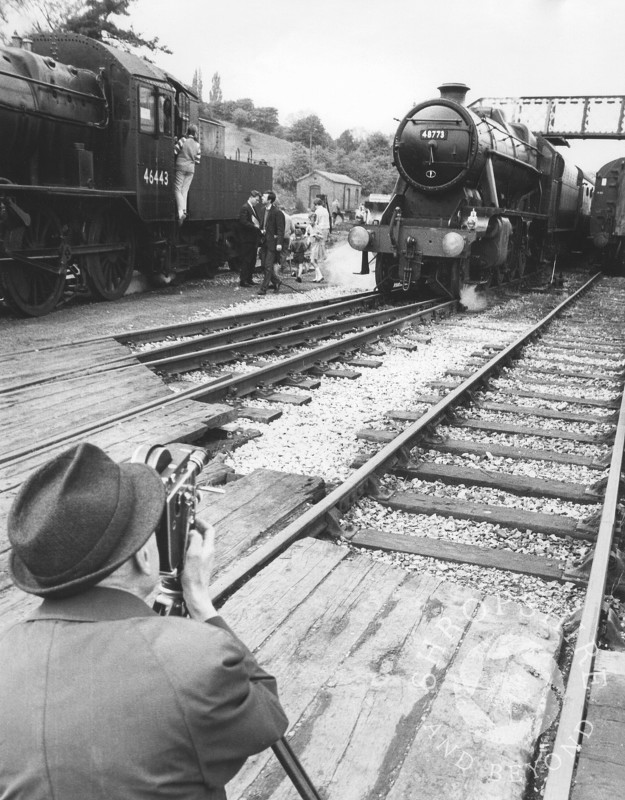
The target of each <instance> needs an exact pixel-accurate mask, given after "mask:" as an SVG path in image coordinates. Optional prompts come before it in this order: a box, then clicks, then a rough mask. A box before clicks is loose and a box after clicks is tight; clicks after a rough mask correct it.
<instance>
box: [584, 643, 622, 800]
mask: <svg viewBox="0 0 625 800" xmlns="http://www.w3.org/2000/svg"><path fill="white" fill-rule="evenodd" d="M584 730H585V731H587V732H588V734H589V735H587V736H584V737H583V738H582V750H581V754H580V757H579V762H578V765H577V772H576V775H575V786H574V788H573V792H572V794H571V798H572V800H604V798H605V800H612V798H617V797H622V796H623V787H624V786H625V653H614V652H607V651H603V650H600V651H599V652H598V653H597V656H596V658H595V663H594V668H593V678H592V683H591V687H590V698H589V702H588V709H587V717H586V724H585V728H584Z"/></svg>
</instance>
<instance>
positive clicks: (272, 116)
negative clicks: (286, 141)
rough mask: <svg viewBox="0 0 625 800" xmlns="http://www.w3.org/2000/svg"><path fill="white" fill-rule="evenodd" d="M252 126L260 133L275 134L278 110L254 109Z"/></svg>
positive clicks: (269, 107)
mask: <svg viewBox="0 0 625 800" xmlns="http://www.w3.org/2000/svg"><path fill="white" fill-rule="evenodd" d="M252 125H253V126H254V127H255V128H256V130H257V131H260V132H261V133H275V132H276V131H277V129H278V127H279V125H280V122H279V120H278V109H277V108H273V106H262V107H261V108H256V109H254V114H253V118H252Z"/></svg>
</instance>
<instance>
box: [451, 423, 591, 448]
mask: <svg viewBox="0 0 625 800" xmlns="http://www.w3.org/2000/svg"><path fill="white" fill-rule="evenodd" d="M451 424H452V425H453V426H454V427H456V428H472V429H473V430H478V431H490V432H494V433H510V434H512V435H513V436H540V437H543V438H546V439H563V440H565V441H569V442H584V443H586V444H596V445H601V444H604V443H605V437H604V436H592V435H590V434H587V433H577V432H575V431H564V430H560V429H558V428H533V427H529V426H528V425H515V424H513V423H510V422H497V421H496V420H485V419H462V418H458V419H454V420H453V421H452V423H451Z"/></svg>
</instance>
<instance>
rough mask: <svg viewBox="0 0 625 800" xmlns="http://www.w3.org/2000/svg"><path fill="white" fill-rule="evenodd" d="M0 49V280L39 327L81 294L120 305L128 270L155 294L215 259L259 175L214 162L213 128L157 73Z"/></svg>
mask: <svg viewBox="0 0 625 800" xmlns="http://www.w3.org/2000/svg"><path fill="white" fill-rule="evenodd" d="M15 44H16V45H18V46H14V47H0V58H2V61H0V128H1V130H2V148H1V149H0V281H1V282H2V288H3V295H4V298H5V301H6V302H7V303H8V304H9V305H11V306H12V307H13V308H14V309H16V310H17V311H19V312H21V313H22V314H26V315H30V316H39V315H42V314H46V313H48V312H49V311H51V310H52V309H53V308H54V307H55V306H56V305H57V304H58V303H59V302H60V301H61V300H62V299H67V298H68V297H70V296H71V295H72V294H74V293H76V292H81V291H87V290H88V289H89V290H91V293H92V294H93V295H95V296H96V297H98V298H101V299H104V300H114V299H116V298H118V297H120V296H121V295H122V294H124V292H125V291H126V289H127V288H128V286H129V284H130V280H131V278H132V273H133V270H134V269H138V270H140V271H142V272H143V273H145V274H146V275H148V276H150V277H153V278H154V279H155V280H157V281H158V280H160V281H161V282H163V281H164V282H167V281H169V280H171V278H172V276H173V275H175V274H176V273H179V272H185V271H187V270H189V269H191V268H193V267H202V266H204V265H211V264H215V263H219V262H220V261H221V263H223V261H224V260H225V250H224V248H225V242H226V241H227V236H228V234H229V233H230V231H231V228H232V226H233V225H234V221H235V220H236V218H237V216H238V212H239V208H240V207H241V205H242V204H243V203H244V202H245V200H246V198H247V197H248V194H249V190H250V189H251V188H253V187H260V188H267V187H270V186H271V181H272V170H271V168H270V167H268V166H267V165H264V164H255V163H251V162H249V163H248V162H241V161H238V160H231V159H228V158H225V156H224V132H225V130H224V126H223V125H220V124H219V123H216V122H214V121H212V120H206V119H201V118H200V117H199V102H198V98H197V97H196V96H195V95H194V94H193V92H192V91H190V90H189V89H188V88H187V87H185V86H184V85H183V84H181V83H180V82H179V81H177V80H176V79H175V78H173V77H172V76H171V75H169V74H168V73H166V72H164V71H163V70H161V69H159V68H158V67H156V66H154V65H153V64H151V63H149V62H147V61H144V60H142V59H140V58H138V57H136V56H134V55H131V54H129V53H124V52H121V51H119V50H116V49H115V48H113V47H110V46H109V45H106V44H103V43H102V42H98V41H95V40H93V39H89V38H87V37H85V36H78V35H75V34H47V35H39V36H36V37H34V39H33V41H32V45H30V46H29V47H22V46H19V44H20V42H15ZM189 124H195V125H196V126H197V127H198V129H199V134H200V145H201V149H202V157H201V161H200V164H199V165H198V167H197V168H196V171H195V177H194V179H193V183H192V184H191V189H190V191H189V196H188V206H187V210H188V214H189V216H188V218H187V220H186V221H185V223H184V225H182V226H179V225H178V224H177V222H176V211H175V202H174V169H175V164H174V143H175V141H176V139H177V138H178V137H180V136H181V135H183V134H184V133H185V132H186V130H187V128H188V126H189Z"/></svg>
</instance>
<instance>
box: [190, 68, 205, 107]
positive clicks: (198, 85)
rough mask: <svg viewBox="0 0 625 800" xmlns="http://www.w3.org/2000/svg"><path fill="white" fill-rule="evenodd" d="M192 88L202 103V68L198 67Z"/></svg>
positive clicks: (194, 74)
mask: <svg viewBox="0 0 625 800" xmlns="http://www.w3.org/2000/svg"><path fill="white" fill-rule="evenodd" d="M191 88H192V89H193V91H194V92H195V93H196V95H197V97H198V100H199V101H200V103H201V102H202V88H203V85H202V70H201V68H200V67H198V68H197V69H196V70H195V72H194V73H193V81H192V83H191Z"/></svg>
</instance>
